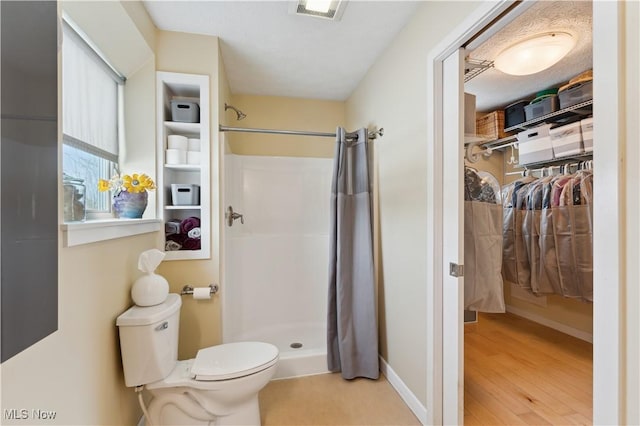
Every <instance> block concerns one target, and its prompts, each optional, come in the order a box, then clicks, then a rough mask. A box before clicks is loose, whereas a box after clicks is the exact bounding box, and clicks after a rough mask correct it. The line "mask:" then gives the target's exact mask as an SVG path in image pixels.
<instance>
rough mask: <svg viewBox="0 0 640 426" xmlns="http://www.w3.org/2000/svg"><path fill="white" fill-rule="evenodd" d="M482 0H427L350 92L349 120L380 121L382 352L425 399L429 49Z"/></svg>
mask: <svg viewBox="0 0 640 426" xmlns="http://www.w3.org/2000/svg"><path fill="white" fill-rule="evenodd" d="M478 5H479V3H474V2H426V3H424V4H423V5H422V6H421V7H420V8H419V9H418V11H417V12H416V14H415V16H414V17H413V18H412V19H411V21H410V22H409V23H408V25H407V26H406V27H405V28H404V29H403V30H402V31H401V32H400V33H399V35H398V36H397V37H396V38H395V39H394V40H393V42H392V43H391V45H390V46H389V47H388V48H387V50H386V51H385V52H384V54H383V55H382V56H381V57H380V58H379V59H378V60H377V61H376V63H375V64H374V65H373V66H372V67H371V69H370V70H369V72H368V73H367V75H366V76H365V78H364V80H363V81H362V82H361V83H360V84H359V86H358V88H357V89H356V90H355V92H354V93H353V94H352V96H351V97H350V98H349V99H348V100H347V109H346V113H347V125H348V126H349V127H351V128H353V127H358V126H363V125H369V126H381V127H384V129H385V135H384V137H382V138H381V139H379V140H377V141H376V142H374V146H375V150H376V151H377V153H376V155H377V158H378V193H379V206H378V209H379V217H380V221H379V227H380V229H379V232H380V247H379V250H380V252H379V258H380V263H379V265H380V266H379V271H378V272H379V276H380V279H379V314H380V321H381V322H380V337H381V340H380V343H381V350H382V355H383V357H384V358H385V360H386V361H387V362H388V363H389V365H390V366H391V368H393V370H394V371H395V372H396V373H397V374H398V375H399V376H400V378H401V379H402V381H404V383H405V384H406V385H407V386H408V387H409V389H410V390H411V391H412V392H413V393H414V394H415V395H416V397H417V398H418V399H419V400H420V402H421V403H422V404H423V405H425V406H426V403H427V380H426V378H427V347H426V339H427V326H428V318H427V312H426V300H427V292H426V282H427V270H426V267H425V263H426V261H425V259H426V256H427V251H426V249H427V244H426V236H427V233H428V232H429V230H428V229H427V214H428V212H427V146H426V143H425V140H426V133H427V128H426V116H427V111H426V105H427V99H426V93H427V84H426V81H427V54H428V53H429V50H430V49H431V48H433V47H434V46H435V45H436V44H437V43H438V42H440V40H442V38H443V36H444V35H446V34H448V33H449V32H450V31H451V28H453V27H455V26H456V25H458V24H459V23H460V22H461V21H462V20H463V19H464V18H465V17H466V16H467V15H468V14H469V13H470V12H471V11H472V10H473V9H474V8H476V7H477V6H478Z"/></svg>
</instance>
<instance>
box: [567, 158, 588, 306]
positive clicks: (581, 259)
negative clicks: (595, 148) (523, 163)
mask: <svg viewBox="0 0 640 426" xmlns="http://www.w3.org/2000/svg"><path fill="white" fill-rule="evenodd" d="M573 188H574V191H573V205H572V208H573V215H572V217H571V219H572V220H573V221H574V226H573V227H572V229H573V239H574V242H575V243H574V250H575V260H576V271H577V273H578V285H579V288H580V294H581V296H582V299H583V300H584V301H586V302H593V203H592V201H593V198H592V194H593V193H592V188H593V173H592V172H591V171H590V170H581V171H579V172H578V173H577V174H576V175H575V177H574V178H573Z"/></svg>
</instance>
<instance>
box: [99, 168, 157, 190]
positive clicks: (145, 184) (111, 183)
mask: <svg viewBox="0 0 640 426" xmlns="http://www.w3.org/2000/svg"><path fill="white" fill-rule="evenodd" d="M154 189H156V184H155V183H154V182H153V179H151V178H150V177H149V176H147V175H146V174H138V173H134V174H132V175H122V176H120V175H114V176H113V177H112V178H111V179H109V180H105V179H100V180H99V181H98V190H99V191H100V192H104V191H115V192H116V194H118V193H120V192H121V191H126V192H134V193H140V192H145V191H151V190H154Z"/></svg>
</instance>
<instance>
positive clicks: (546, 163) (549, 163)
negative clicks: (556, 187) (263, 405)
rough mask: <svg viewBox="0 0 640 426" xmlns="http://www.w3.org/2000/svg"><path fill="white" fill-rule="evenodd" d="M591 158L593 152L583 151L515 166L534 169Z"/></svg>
mask: <svg viewBox="0 0 640 426" xmlns="http://www.w3.org/2000/svg"><path fill="white" fill-rule="evenodd" d="M592 159H593V152H583V153H582V154H578V155H570V156H567V157H562V158H554V159H553V160H547V161H540V162H538V163H529V164H525V165H517V166H516V167H517V168H519V169H522V170H527V169H534V168H540V167H551V166H560V165H563V164H569V163H575V162H579V161H586V160H592Z"/></svg>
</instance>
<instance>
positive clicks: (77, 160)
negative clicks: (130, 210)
mask: <svg viewBox="0 0 640 426" xmlns="http://www.w3.org/2000/svg"><path fill="white" fill-rule="evenodd" d="M72 25H73V24H72V23H71V22H70V21H68V20H65V21H64V28H63V35H64V37H63V44H62V132H63V141H62V142H63V148H62V168H63V172H64V174H65V175H66V176H69V177H72V178H78V179H83V180H84V185H85V206H86V210H87V218H89V219H91V218H96V217H98V216H97V215H98V214H99V213H109V212H110V210H111V203H110V197H109V195H110V194H109V193H108V192H105V193H101V192H99V191H98V180H99V179H108V178H110V177H111V176H112V175H113V174H114V173H116V172H117V167H118V139H119V138H118V132H119V127H120V126H119V117H120V115H121V114H120V113H119V110H120V105H121V103H122V102H121V98H122V85H123V84H124V78H122V77H121V76H120V75H118V74H117V73H116V72H115V71H114V70H113V68H112V67H111V66H110V65H109V64H108V63H107V62H106V61H105V60H104V59H103V58H102V56H101V55H100V54H99V53H98V52H97V50H95V49H94V48H93V47H91V45H90V41H89V40H88V39H87V38H86V36H84V35H83V34H82V33H81V32H80V31H76V30H75V29H74V28H73V27H72ZM81 34H82V35H81Z"/></svg>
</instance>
